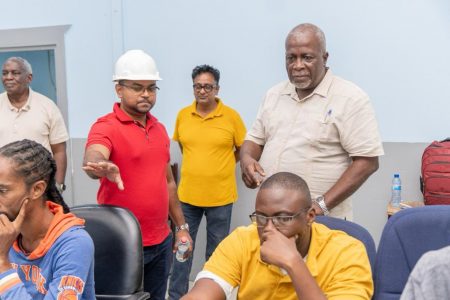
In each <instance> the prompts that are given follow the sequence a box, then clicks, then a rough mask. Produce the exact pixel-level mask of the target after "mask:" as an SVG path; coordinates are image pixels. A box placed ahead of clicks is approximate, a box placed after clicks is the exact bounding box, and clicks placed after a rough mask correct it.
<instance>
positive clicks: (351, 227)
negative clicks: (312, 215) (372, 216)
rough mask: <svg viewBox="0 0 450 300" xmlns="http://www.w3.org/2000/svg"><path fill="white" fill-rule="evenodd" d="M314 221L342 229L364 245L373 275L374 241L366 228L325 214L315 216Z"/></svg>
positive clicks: (331, 227)
mask: <svg viewBox="0 0 450 300" xmlns="http://www.w3.org/2000/svg"><path fill="white" fill-rule="evenodd" d="M316 222H317V223H320V224H323V225H325V226H327V227H328V228H330V229H334V230H341V231H344V232H345V233H347V234H348V235H350V236H352V237H354V238H356V239H358V240H360V241H361V242H362V243H363V244H364V246H365V247H366V251H367V256H368V257H369V261H370V267H371V269H372V276H373V274H374V269H375V257H376V250H375V242H374V241H373V238H372V236H371V235H370V233H369V232H368V231H367V229H365V228H364V227H362V226H361V225H359V224H356V223H353V222H350V221H346V220H343V219H338V218H333V217H327V216H316Z"/></svg>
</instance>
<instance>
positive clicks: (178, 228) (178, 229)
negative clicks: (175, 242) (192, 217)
mask: <svg viewBox="0 0 450 300" xmlns="http://www.w3.org/2000/svg"><path fill="white" fill-rule="evenodd" d="M180 230H187V231H188V232H189V224H188V223H184V224H183V225H180V226H175V232H178V231H180Z"/></svg>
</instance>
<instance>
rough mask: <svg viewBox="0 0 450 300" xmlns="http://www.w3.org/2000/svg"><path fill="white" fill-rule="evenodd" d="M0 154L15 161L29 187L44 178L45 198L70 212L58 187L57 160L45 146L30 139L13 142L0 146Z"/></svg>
mask: <svg viewBox="0 0 450 300" xmlns="http://www.w3.org/2000/svg"><path fill="white" fill-rule="evenodd" d="M0 156H3V157H5V158H9V159H10V160H11V161H13V163H14V165H15V168H14V171H15V172H16V174H17V175H18V176H20V177H22V178H23V180H24V182H25V184H26V186H27V187H30V186H31V185H32V184H33V183H35V182H36V181H38V180H44V181H45V182H46V183H47V189H46V190H45V193H44V196H45V199H46V200H47V199H48V200H50V201H52V202H55V203H56V204H59V205H61V206H62V207H63V209H64V212H65V213H67V212H69V207H68V206H67V204H66V203H65V202H64V199H63V198H62V196H61V194H60V193H59V191H58V189H57V188H56V181H55V173H56V162H55V160H54V159H53V157H52V155H51V153H50V152H49V151H48V150H47V149H46V148H45V147H44V146H42V145H41V144H39V143H37V142H35V141H30V140H21V141H17V142H12V143H9V144H7V145H5V146H3V147H1V148H0Z"/></svg>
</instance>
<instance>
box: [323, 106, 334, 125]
mask: <svg viewBox="0 0 450 300" xmlns="http://www.w3.org/2000/svg"><path fill="white" fill-rule="evenodd" d="M332 113H333V109H331V108H330V109H329V110H328V111H327V113H326V114H325V120H324V121H325V122H326V121H328V119H329V118H330V117H331V114H332Z"/></svg>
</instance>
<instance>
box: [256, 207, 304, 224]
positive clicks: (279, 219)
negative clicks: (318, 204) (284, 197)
mask: <svg viewBox="0 0 450 300" xmlns="http://www.w3.org/2000/svg"><path fill="white" fill-rule="evenodd" d="M309 209H310V207H307V208H302V209H301V210H300V211H299V212H298V213H296V214H294V215H289V216H283V215H282V216H273V217H266V216H263V215H258V214H257V213H252V214H251V215H249V217H250V220H252V223H254V224H256V226H257V227H265V226H266V225H267V223H269V220H272V223H273V225H275V226H276V227H283V226H288V225H289V224H290V223H291V222H292V221H293V220H294V219H295V218H297V217H298V216H299V215H300V214H301V213H302V212H307V211H308V210H309Z"/></svg>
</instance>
